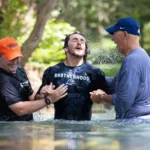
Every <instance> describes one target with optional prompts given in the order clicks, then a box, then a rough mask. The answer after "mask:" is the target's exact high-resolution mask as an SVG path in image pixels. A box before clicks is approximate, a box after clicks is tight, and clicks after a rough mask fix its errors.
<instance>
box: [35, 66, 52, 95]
mask: <svg viewBox="0 0 150 150" xmlns="http://www.w3.org/2000/svg"><path fill="white" fill-rule="evenodd" d="M49 77H50V70H48V69H47V70H45V72H44V74H43V77H42V84H41V86H40V88H39V90H38V91H37V94H39V93H40V91H41V89H42V87H43V86H45V85H49V84H50V78H49Z"/></svg>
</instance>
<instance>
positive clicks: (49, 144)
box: [0, 111, 150, 150]
mask: <svg viewBox="0 0 150 150" xmlns="http://www.w3.org/2000/svg"><path fill="white" fill-rule="evenodd" d="M110 114H111V115H110ZM52 116H53V114H52V115H50V114H49V115H48V114H40V115H39V114H38V115H37V114H36V115H34V119H35V121H33V122H0V150H149V147H150V142H149V139H150V121H149V120H142V119H138V120H137V119H136V120H117V121H116V120H114V118H113V117H114V115H113V111H112V112H109V114H107V113H106V114H93V116H92V121H79V122H78V121H64V120H53V117H52Z"/></svg>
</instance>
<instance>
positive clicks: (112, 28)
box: [105, 25, 118, 34]
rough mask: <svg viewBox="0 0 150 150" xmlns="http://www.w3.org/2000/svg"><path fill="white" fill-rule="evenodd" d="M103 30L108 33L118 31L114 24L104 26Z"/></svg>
mask: <svg viewBox="0 0 150 150" xmlns="http://www.w3.org/2000/svg"><path fill="white" fill-rule="evenodd" d="M105 30H106V31H107V32H108V33H109V34H114V32H116V31H118V27H117V26H115V25H114V26H111V27H108V28H105Z"/></svg>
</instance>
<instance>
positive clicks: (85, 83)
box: [38, 32, 107, 120]
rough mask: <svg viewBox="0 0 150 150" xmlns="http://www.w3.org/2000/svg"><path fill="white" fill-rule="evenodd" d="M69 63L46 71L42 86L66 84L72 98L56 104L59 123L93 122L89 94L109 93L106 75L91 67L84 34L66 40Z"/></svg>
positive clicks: (71, 36)
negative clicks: (97, 91)
mask: <svg viewBox="0 0 150 150" xmlns="http://www.w3.org/2000/svg"><path fill="white" fill-rule="evenodd" d="M64 51H65V53H66V60H65V61H64V62H62V63H59V64H57V65H55V66H53V67H49V68H47V69H46V71H45V72H44V75H43V81H42V85H41V87H40V89H39V91H38V93H40V91H41V92H42V90H41V88H42V87H43V86H45V85H49V84H50V83H53V84H54V85H55V87H56V88H57V87H58V86H60V85H62V84H65V85H67V87H68V91H67V93H68V95H67V96H65V97H64V98H62V99H60V100H59V101H57V102H55V103H54V107H55V119H65V120H91V114H92V104H93V102H92V100H91V99H90V94H89V92H91V91H93V90H96V89H103V90H104V91H106V90H107V87H106V82H105V76H104V73H103V72H102V71H101V70H100V69H99V68H96V67H94V66H92V65H90V64H88V63H86V57H87V54H88V53H89V50H88V45H87V41H86V39H85V38H84V36H83V35H82V34H80V33H77V32H75V33H72V34H70V35H68V36H66V38H65V42H64Z"/></svg>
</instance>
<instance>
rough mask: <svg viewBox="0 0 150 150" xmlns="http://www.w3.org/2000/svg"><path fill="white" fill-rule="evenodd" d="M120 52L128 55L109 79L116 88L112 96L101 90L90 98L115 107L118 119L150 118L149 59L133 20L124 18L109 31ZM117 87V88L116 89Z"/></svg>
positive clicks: (138, 26)
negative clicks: (141, 45)
mask: <svg viewBox="0 0 150 150" xmlns="http://www.w3.org/2000/svg"><path fill="white" fill-rule="evenodd" d="M106 31H107V32H108V33H110V34H112V40H113V41H114V43H115V44H116V45H117V49H118V51H119V52H120V53H121V54H123V55H125V58H124V60H123V62H122V65H121V68H120V70H119V72H118V73H117V75H116V76H115V77H114V78H107V82H108V83H109V85H110V86H112V85H113V86H112V87H114V93H113V94H112V95H109V94H106V93H105V92H104V91H102V90H97V91H93V92H91V93H90V94H91V99H92V100H93V101H94V102H96V103H100V102H107V103H109V104H112V105H114V106H115V110H116V119H127V118H143V119H148V118H150V59H149V56H148V54H147V53H146V51H145V50H144V49H143V48H141V47H140V44H139V36H140V25H139V23H138V22H137V21H136V20H134V19H133V18H122V19H120V20H119V21H118V22H117V23H116V24H115V25H113V26H111V27H108V28H106ZM114 85H115V86H114Z"/></svg>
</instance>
